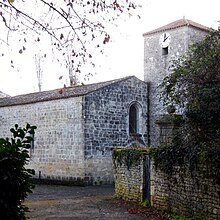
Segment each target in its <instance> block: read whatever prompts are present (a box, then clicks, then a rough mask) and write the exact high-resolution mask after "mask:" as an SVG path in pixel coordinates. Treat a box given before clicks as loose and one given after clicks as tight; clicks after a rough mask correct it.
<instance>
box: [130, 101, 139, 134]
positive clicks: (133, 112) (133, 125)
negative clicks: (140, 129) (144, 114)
mask: <svg viewBox="0 0 220 220" xmlns="http://www.w3.org/2000/svg"><path fill="white" fill-rule="evenodd" d="M137 117H138V116H137V108H136V106H135V105H134V104H133V105H131V107H130V109H129V133H137Z"/></svg>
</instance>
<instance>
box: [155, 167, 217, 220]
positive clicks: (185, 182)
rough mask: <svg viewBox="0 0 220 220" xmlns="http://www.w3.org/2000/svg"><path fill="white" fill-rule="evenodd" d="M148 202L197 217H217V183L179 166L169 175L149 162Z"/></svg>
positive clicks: (160, 207) (161, 207) (159, 207)
mask: <svg viewBox="0 0 220 220" xmlns="http://www.w3.org/2000/svg"><path fill="white" fill-rule="evenodd" d="M151 205H152V206H154V207H156V208H158V209H162V210H168V211H171V212H174V213H180V214H183V215H185V216H194V217H195V218H198V219H204V220H205V219H207V220H208V219H209V220H210V219H220V186H219V185H217V184H213V183H212V182H211V181H210V180H208V179H204V178H202V177H201V176H199V175H198V174H194V175H193V177H192V176H191V174H190V173H189V172H188V173H185V174H183V173H182V174H181V172H180V170H179V169H178V168H176V169H175V170H174V173H173V175H172V176H171V177H170V176H168V175H166V174H164V173H163V172H162V171H160V170H155V169H154V167H153V165H152V169H151Z"/></svg>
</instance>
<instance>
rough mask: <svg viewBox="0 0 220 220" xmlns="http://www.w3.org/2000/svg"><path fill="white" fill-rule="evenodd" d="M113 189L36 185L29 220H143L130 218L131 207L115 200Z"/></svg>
mask: <svg viewBox="0 0 220 220" xmlns="http://www.w3.org/2000/svg"><path fill="white" fill-rule="evenodd" d="M113 196H114V188H113V186H88V187H76V186H72V187H70V186H52V185H37V186H36V188H35V189H34V193H33V194H30V195H29V197H28V199H27V200H26V201H25V205H26V206H28V207H29V209H30V213H28V215H27V216H28V217H29V218H30V219H39V220H52V219H53V220H55V219H57V220H58V219H64V220H65V219H82V220H84V219H86V220H90V219H91V220H92V219H96V220H105V219H106V220H108V219H112V220H113V219H114V220H126V219H128V220H139V219H140V220H141V219H145V220H146V219H147V218H146V217H143V216H141V215H138V214H137V213H136V214H130V213H129V211H128V210H129V209H132V205H131V204H127V203H123V202H120V201H118V200H116V199H114V198H113Z"/></svg>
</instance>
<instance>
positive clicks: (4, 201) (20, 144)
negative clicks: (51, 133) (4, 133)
mask: <svg viewBox="0 0 220 220" xmlns="http://www.w3.org/2000/svg"><path fill="white" fill-rule="evenodd" d="M35 129H36V127H35V126H30V125H29V124H27V125H26V127H25V128H20V127H19V126H18V125H17V124H16V125H15V127H14V128H11V132H12V135H13V137H12V138H11V140H9V138H6V139H3V138H1V139H0V189H1V190H0V213H1V219H8V220H12V219H13V220H14V219H25V212H27V211H28V209H27V207H25V206H24V205H22V202H23V201H24V199H25V198H26V197H27V193H31V192H32V190H31V189H33V188H34V183H33V181H32V179H31V177H32V175H34V170H32V169H27V168H25V165H26V164H27V163H28V159H29V151H28V150H29V149H30V146H31V145H30V144H31V142H32V141H33V138H32V135H33V134H34V130H35Z"/></svg>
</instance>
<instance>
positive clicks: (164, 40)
mask: <svg viewBox="0 0 220 220" xmlns="http://www.w3.org/2000/svg"><path fill="white" fill-rule="evenodd" d="M170 40H171V36H170V34H169V33H163V34H161V36H160V39H159V44H160V46H161V47H162V48H166V47H168V46H169V44H170Z"/></svg>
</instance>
